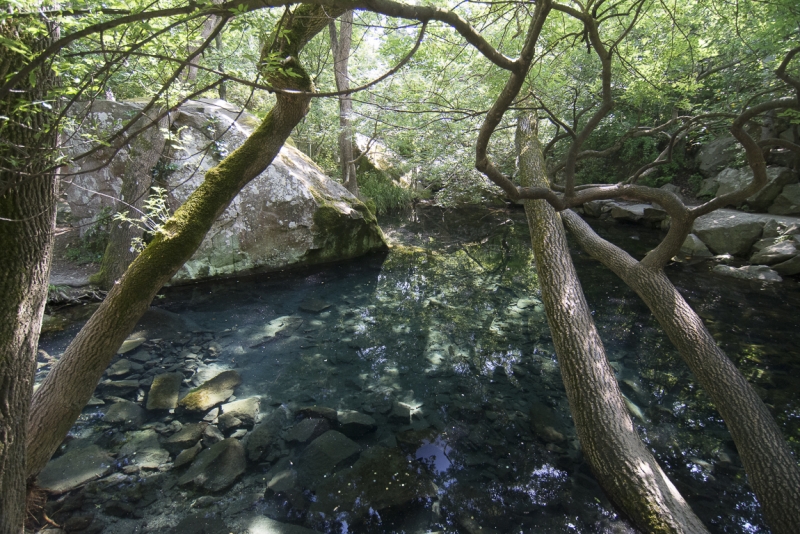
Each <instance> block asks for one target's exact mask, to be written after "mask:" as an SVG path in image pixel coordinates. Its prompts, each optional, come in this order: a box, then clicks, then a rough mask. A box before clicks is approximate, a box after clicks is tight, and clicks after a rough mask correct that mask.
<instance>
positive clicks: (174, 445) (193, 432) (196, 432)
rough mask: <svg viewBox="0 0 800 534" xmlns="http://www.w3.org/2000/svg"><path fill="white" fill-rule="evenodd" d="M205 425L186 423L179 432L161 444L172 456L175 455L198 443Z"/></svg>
mask: <svg viewBox="0 0 800 534" xmlns="http://www.w3.org/2000/svg"><path fill="white" fill-rule="evenodd" d="M206 426H208V425H206V423H188V424H185V425H183V428H181V429H180V431H179V432H176V433H175V434H173V435H171V436H170V437H168V438H166V439H163V440H161V444H162V445H163V446H164V448H165V449H167V450H168V451H169V452H171V453H172V454H177V453H179V452H180V451H182V450H183V449H187V448H189V447H191V446H192V445H194V444H195V443H197V442H198V441H200V438H201V437H202V436H203V432H204V431H205V429H206Z"/></svg>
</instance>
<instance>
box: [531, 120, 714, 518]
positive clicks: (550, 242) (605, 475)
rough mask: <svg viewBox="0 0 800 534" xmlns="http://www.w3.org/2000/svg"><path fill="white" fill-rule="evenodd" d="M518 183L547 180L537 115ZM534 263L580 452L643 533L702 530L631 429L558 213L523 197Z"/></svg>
mask: <svg viewBox="0 0 800 534" xmlns="http://www.w3.org/2000/svg"><path fill="white" fill-rule="evenodd" d="M517 153H518V157H519V175H520V182H521V183H522V185H523V186H526V187H530V186H534V187H548V186H549V184H548V182H547V174H546V171H545V167H544V157H543V155H542V151H541V147H540V145H539V140H538V137H537V132H536V123H535V119H534V120H531V119H530V118H529V117H521V118H520V120H519V123H518V126H517ZM525 213H526V215H527V217H528V225H529V227H530V232H531V243H532V245H533V253H534V257H535V259H536V270H537V273H538V276H539V283H540V286H541V290H542V298H543V300H544V305H545V310H546V312H547V321H548V324H549V325H550V330H551V333H552V336H553V343H554V344H555V347H556V355H557V357H558V361H559V365H560V368H561V376H562V379H563V381H564V386H565V388H566V392H567V398H568V400H569V406H570V411H571V413H572V418H573V420H574V421H575V428H576V429H577V431H578V438H579V439H580V442H581V447H582V448H583V454H584V457H585V458H586V460H587V461H588V462H589V465H590V466H591V468H592V471H593V472H594V474H595V477H597V480H598V482H600V485H601V486H602V487H603V489H604V490H605V492H606V493H607V494H608V496H609V498H610V499H611V501H612V502H613V503H614V504H615V505H616V506H618V507H619V509H620V510H622V511H623V512H624V514H626V515H627V516H628V517H630V519H631V520H632V521H633V522H634V523H635V524H636V525H637V526H638V527H639V528H641V529H642V530H644V531H645V532H671V533H677V532H681V533H696V532H706V529H705V527H704V526H703V524H702V522H701V521H700V519H699V518H698V517H697V516H696V515H695V514H694V512H693V511H692V509H691V508H690V507H689V505H688V504H687V503H686V501H685V500H684V499H683V497H682V496H681V495H680V493H678V490H677V489H676V488H675V486H673V484H672V483H671V482H670V480H669V479H668V478H667V475H666V474H665V473H664V472H663V471H662V469H661V467H659V465H658V463H657V462H656V460H655V458H653V455H652V454H650V451H648V450H647V448H646V447H645V446H644V443H642V440H641V439H640V438H639V435H638V434H637V432H636V429H635V427H634V426H633V423H632V422H631V418H630V415H629V414H628V410H627V407H626V406H625V402H624V400H623V398H622V393H621V392H620V390H619V385H618V384H617V380H616V378H615V377H614V372H613V371H612V369H611V366H610V365H609V363H608V360H607V359H606V355H605V349H604V347H603V343H602V341H601V340H600V336H599V334H598V332H597V328H596V327H595V325H594V321H593V319H592V314H591V311H590V310H589V306H588V305H587V304H586V299H585V297H584V295H583V289H582V288H581V285H580V281H579V280H578V277H577V274H576V273H575V267H574V265H573V264H572V258H571V257H570V254H569V248H568V246H567V240H566V237H565V233H564V228H563V226H562V223H561V217H560V216H559V214H558V213H557V212H556V211H555V210H554V209H553V207H552V206H550V205H549V204H548V203H547V202H546V201H544V200H526V201H525Z"/></svg>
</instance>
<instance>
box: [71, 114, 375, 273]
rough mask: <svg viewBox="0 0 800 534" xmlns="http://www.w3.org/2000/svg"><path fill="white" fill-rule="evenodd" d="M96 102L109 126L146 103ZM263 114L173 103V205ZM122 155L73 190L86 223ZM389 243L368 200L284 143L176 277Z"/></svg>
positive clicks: (304, 260) (165, 178)
mask: <svg viewBox="0 0 800 534" xmlns="http://www.w3.org/2000/svg"><path fill="white" fill-rule="evenodd" d="M96 107H97V108H98V111H96V112H95V113H93V114H92V115H90V117H93V118H95V119H96V122H97V123H98V124H99V125H100V126H98V128H99V127H101V126H102V128H105V129H109V128H112V127H113V128H116V127H119V125H120V124H122V123H123V122H124V120H125V118H126V117H129V116H131V115H132V114H133V113H135V112H136V110H137V109H138V107H137V105H136V104H128V103H119V102H105V101H104V102H101V103H97V104H96ZM258 124H259V120H258V119H257V118H255V117H253V116H252V115H250V114H248V113H241V112H239V111H238V110H237V109H236V108H235V107H233V106H232V105H231V104H229V103H227V102H225V101H222V100H200V101H191V102H188V103H186V104H185V105H183V106H181V108H180V109H178V110H177V111H176V112H174V113H172V114H171V116H170V124H169V126H170V132H171V138H168V139H167V143H166V148H165V149H164V154H163V155H162V158H161V161H160V167H161V170H162V172H161V174H160V175H159V177H158V178H157V180H156V184H155V185H160V186H162V187H164V188H166V189H167V191H168V204H169V206H170V208H171V209H172V210H174V209H176V208H177V207H178V206H180V205H181V204H182V203H183V202H184V201H186V199H187V198H188V197H189V195H191V194H192V192H193V191H194V190H195V189H197V187H198V186H199V185H200V184H201V183H203V180H204V176H205V173H206V172H207V171H208V170H209V169H211V168H213V167H215V166H216V165H217V164H219V162H220V161H221V160H222V159H224V157H225V156H227V155H228V154H230V153H231V152H233V151H234V150H236V149H237V148H238V147H239V146H240V145H241V144H242V143H243V142H244V141H245V139H247V137H248V136H249V135H250V134H251V133H252V131H253V130H254V129H255V128H256V127H257V126H258ZM154 132H157V131H156V130H154ZM154 135H155V134H154ZM158 135H160V134H158ZM83 149H85V147H83ZM107 157H108V155H105V157H104V158H101V159H107ZM117 159H120V160H121V161H122V162H123V163H124V162H126V161H128V160H130V158H129V157H128V153H127V152H125V151H124V150H123V151H121V152H120V154H118V155H117V156H116V158H115V159H114V162H116V161H117ZM114 162H112V165H108V166H106V167H104V168H102V169H100V170H98V171H96V172H92V173H89V174H86V175H84V176H81V177H80V178H79V180H80V182H81V183H80V185H81V187H80V188H78V187H73V188H71V189H68V190H67V197H68V202H69V204H70V208H71V211H72V215H73V217H74V218H77V219H78V221H79V223H81V224H86V222H87V221H88V222H91V221H92V220H93V218H94V217H96V216H97V214H98V213H99V211H100V210H101V209H102V207H104V206H112V205H113V204H114V198H116V197H118V196H119V193H120V191H121V188H122V174H123V171H124V168H125V165H123V164H120V165H117V164H116V163H114ZM98 163H99V162H98V161H95V160H94V158H87V159H86V160H85V161H83V162H81V165H80V168H81V170H88V169H91V168H94V167H100V165H98ZM165 170H166V172H164V171H165ZM159 180H160V182H159ZM385 247H386V244H385V241H384V238H383V234H382V232H381V230H380V228H379V227H378V225H377V222H376V220H375V217H374V216H373V215H372V214H371V213H370V212H369V210H367V208H366V206H364V204H363V203H362V202H360V201H359V200H358V199H357V198H356V197H354V196H353V195H352V194H350V192H349V191H347V190H346V189H345V188H344V187H343V186H341V185H340V184H338V183H336V182H334V181H333V180H331V179H330V178H328V177H327V176H326V175H325V174H324V173H323V172H322V170H321V169H320V168H319V167H317V165H316V164H314V162H313V161H311V160H310V159H309V158H308V157H306V156H305V155H304V154H303V153H302V152H300V151H299V150H297V149H295V148H293V147H291V146H284V147H283V149H282V150H281V151H280V153H279V154H278V156H277V157H276V158H275V160H274V161H273V163H272V165H270V166H269V167H268V168H267V169H266V170H265V171H264V172H262V173H261V174H260V175H259V176H257V177H256V178H255V179H253V180H252V181H251V182H250V183H248V184H247V185H246V186H245V187H244V188H243V189H242V191H241V192H240V193H239V195H238V196H237V197H236V198H235V199H234V200H233V201H232V202H231V204H230V205H229V206H228V208H227V209H226V210H225V211H224V212H223V213H222V215H220V217H219V218H218V219H217V221H216V222H215V223H214V225H213V226H212V228H211V230H210V231H209V232H208V234H207V235H206V237H205V239H204V240H203V242H202V244H201V245H200V247H199V249H198V250H197V252H196V253H195V254H194V256H193V257H192V258H191V259H190V260H189V261H187V262H186V264H185V265H184V266H183V267H182V268H181V270H180V271H178V273H177V274H176V275H175V277H174V278H173V280H172V282H173V283H177V282H186V281H192V280H199V279H206V278H213V277H219V276H229V275H234V274H242V273H248V272H254V271H269V270H276V269H282V268H285V267H287V266H290V265H300V264H313V263H322V262H326V261H336V260H342V259H347V258H353V257H356V256H359V255H362V254H365V253H367V252H369V251H372V250H376V249H383V248H385Z"/></svg>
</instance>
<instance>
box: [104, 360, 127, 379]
mask: <svg viewBox="0 0 800 534" xmlns="http://www.w3.org/2000/svg"><path fill="white" fill-rule="evenodd" d="M130 372H131V362H130V361H128V360H119V361H118V362H116V363H114V365H112V366H111V367H109V368H108V370H107V371H106V374H107V375H108V376H122V375H127V374H128V373H130Z"/></svg>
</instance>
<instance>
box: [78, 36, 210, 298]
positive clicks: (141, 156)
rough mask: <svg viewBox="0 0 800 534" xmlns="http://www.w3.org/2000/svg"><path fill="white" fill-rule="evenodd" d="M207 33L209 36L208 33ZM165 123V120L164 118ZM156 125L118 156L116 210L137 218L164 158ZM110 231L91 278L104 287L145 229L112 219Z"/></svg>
mask: <svg viewBox="0 0 800 534" xmlns="http://www.w3.org/2000/svg"><path fill="white" fill-rule="evenodd" d="M206 37H207V36H206ZM149 121H150V119H149V118H147V117H145V118H143V119H141V121H140V122H141V123H142V124H137V125H136V126H135V128H137V129H138V128H142V127H144V126H145V125H146V124H147V123H148V122H149ZM164 125H166V121H164ZM159 126H161V125H155V126H152V127H150V128H149V129H148V130H145V131H144V132H142V133H140V134H139V135H137V136H136V138H135V139H134V140H133V141H131V143H130V145H128V147H126V148H127V150H124V151H122V152H120V154H119V155H117V157H125V158H127V161H126V162H125V170H124V172H123V173H122V189H121V191H120V195H121V197H122V198H121V199H120V201H119V202H117V205H116V207H115V210H114V211H116V212H124V211H127V212H128V216H129V217H132V218H134V219H138V218H139V215H140V213H139V212H140V211H141V210H142V209H143V206H144V202H145V200H147V196H148V194H149V192H150V186H151V185H152V182H153V168H154V167H155V166H156V164H157V163H158V160H159V159H160V158H161V153H162V152H163V151H164V144H165V143H166V139H165V138H164V135H163V134H162V133H161V131H160V130H159ZM110 226H111V230H110V232H109V235H108V245H107V246H106V250H105V252H104V253H103V261H102V262H101V263H100V271H99V272H98V273H97V274H94V275H92V277H91V281H92V282H93V283H96V284H98V285H99V286H100V287H102V288H103V289H106V290H108V289H111V287H112V286H113V285H114V283H115V282H116V281H117V280H119V279H120V278H122V275H123V274H124V273H125V270H126V269H127V268H128V266H129V265H130V264H131V262H133V260H135V259H136V255H137V252H136V251H135V250H134V249H133V247H132V246H131V243H132V242H133V240H134V239H135V238H136V237H142V231H141V230H140V229H139V228H137V227H136V226H133V225H131V224H128V223H126V222H122V221H113V222H112V223H111V225H110Z"/></svg>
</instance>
